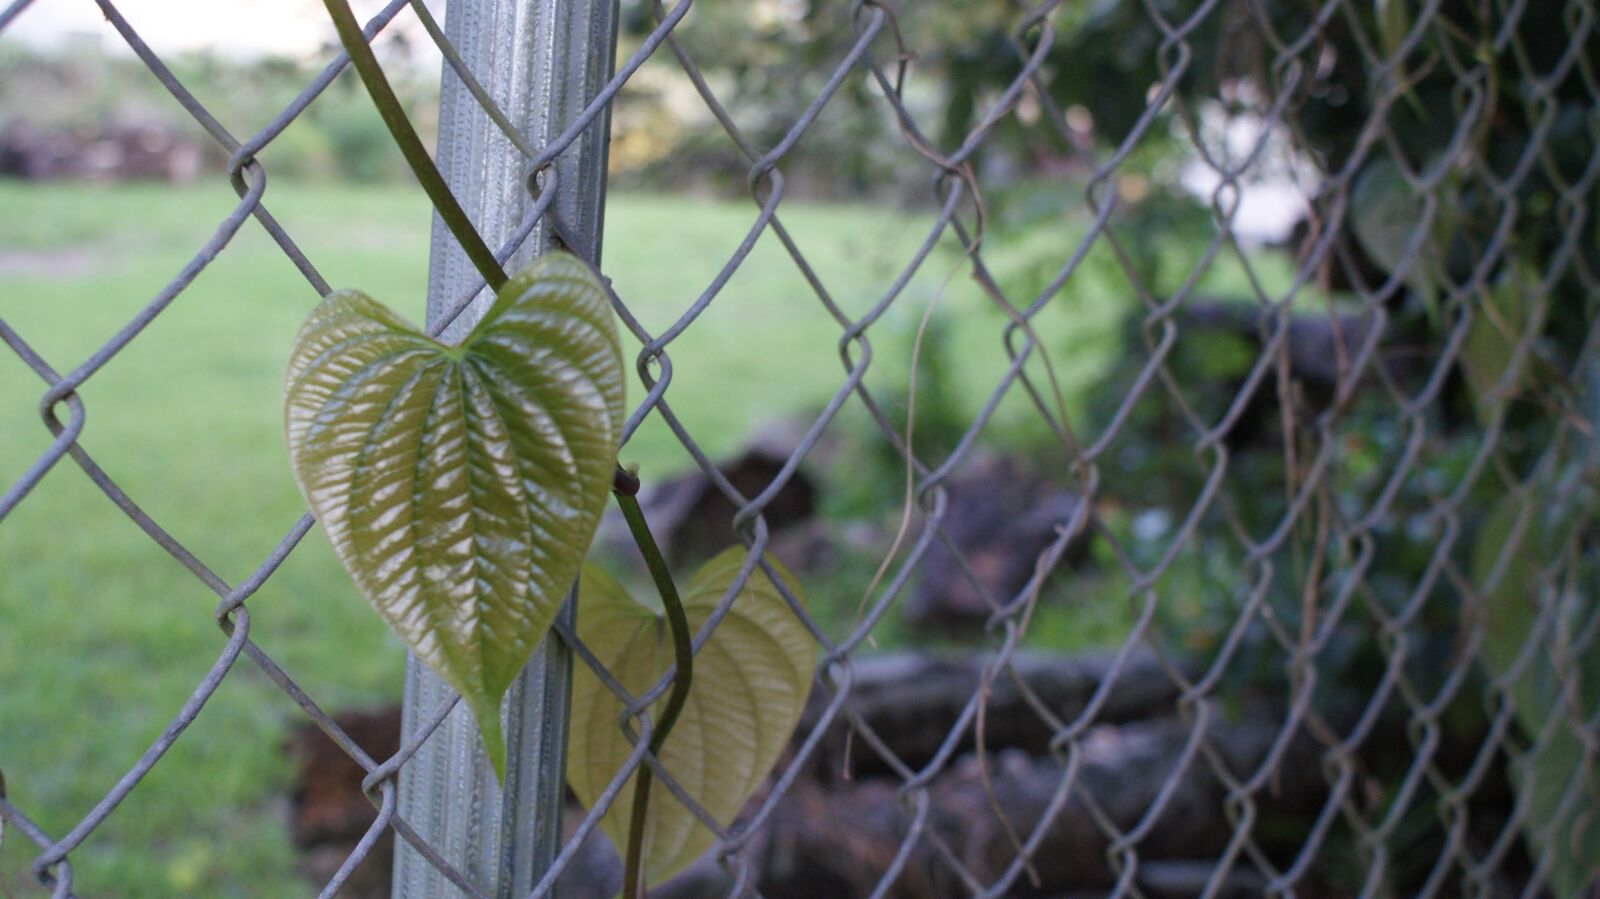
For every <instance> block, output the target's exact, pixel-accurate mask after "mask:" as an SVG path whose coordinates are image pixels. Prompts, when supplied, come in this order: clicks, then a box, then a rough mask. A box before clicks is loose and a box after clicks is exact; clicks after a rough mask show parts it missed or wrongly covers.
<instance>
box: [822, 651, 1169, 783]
mask: <svg viewBox="0 0 1600 899" xmlns="http://www.w3.org/2000/svg"><path fill="white" fill-rule="evenodd" d="M988 662H989V657H988V656H987V655H986V654H981V653H976V652H972V653H962V654H959V655H933V654H930V653H924V652H901V653H887V654H883V655H875V656H867V657H864V658H861V659H857V660H855V661H853V662H852V671H853V673H854V678H853V681H852V685H851V690H850V697H849V699H848V700H847V706H846V708H847V709H848V710H850V711H851V712H853V713H854V714H855V715H856V716H858V717H859V718H860V719H861V721H862V722H863V723H865V724H866V726H867V727H869V728H870V729H871V730H872V732H873V733H874V734H876V736H877V737H878V739H880V740H882V741H883V742H884V743H885V744H886V746H887V748H888V749H889V750H890V751H891V752H893V753H894V755H895V756H896V757H897V758H898V759H899V760H900V762H901V763H903V764H904V765H905V766H906V767H908V768H911V769H913V770H916V769H919V768H921V767H922V766H924V765H926V764H927V763H928V762H930V761H932V760H933V758H934V756H935V755H936V754H937V753H938V752H939V750H940V747H941V746H942V745H943V744H944V742H945V740H946V739H948V738H949V736H950V732H951V730H952V729H954V728H955V727H956V726H957V725H958V724H959V723H960V721H961V718H962V715H963V713H964V712H965V710H966V708H967V706H968V705H969V704H970V703H972V702H973V701H974V700H973V697H974V696H975V695H976V693H977V692H978V687H979V686H980V684H981V681H982V677H983V670H984V667H985V665H987V664H988ZM1114 664H1115V656H1114V655H1113V654H1111V653H1096V654H1086V655H1076V656H1062V655H1055V654H1048V653H1040V652H1019V653H1016V654H1015V655H1014V656H1013V657H1012V660H1011V671H1012V672H1013V673H1014V675H1015V677H1014V678H1013V677H1012V676H1011V675H1009V674H1007V673H1006V672H1004V671H1002V672H1001V673H1000V674H999V676H997V677H996V678H995V679H994V682H993V685H992V687H991V689H990V692H989V697H988V700H987V702H986V704H985V705H986V709H987V714H986V721H985V732H984V742H985V745H986V746H989V747H991V748H1014V749H1019V750H1022V751H1024V752H1026V753H1028V754H1030V755H1045V754H1047V753H1048V752H1049V744H1050V740H1051V738H1052V737H1053V736H1054V735H1055V733H1054V731H1053V729H1052V728H1051V726H1050V724H1048V723H1047V722H1046V720H1045V719H1044V718H1042V717H1041V716H1040V715H1039V714H1038V712H1037V711H1035V709H1034V707H1033V704H1032V703H1031V702H1030V700H1029V697H1028V695H1027V693H1025V692H1024V691H1023V690H1022V689H1020V688H1019V687H1018V685H1017V681H1019V680H1020V681H1021V682H1022V683H1023V684H1026V685H1027V687H1028V690H1029V691H1031V692H1032V694H1033V696H1034V697H1036V698H1037V701H1038V702H1039V703H1040V704H1042V705H1043V706H1044V707H1045V708H1047V709H1048V710H1049V711H1050V713H1051V714H1053V715H1054V716H1055V717H1056V718H1057V719H1058V720H1061V721H1067V722H1070V721H1072V720H1073V719H1074V718H1076V717H1078V716H1079V715H1080V714H1081V713H1082V712H1083V710H1084V708H1085V707H1086V706H1087V705H1088V703H1089V701H1090V700H1091V699H1092V698H1093V697H1094V695H1095V692H1096V691H1097V690H1098V689H1099V688H1100V685H1101V683H1102V682H1103V681H1105V680H1106V679H1107V677H1108V675H1110V673H1111V671H1112V667H1113V665H1114ZM1177 698H1178V686H1177V684H1175V683H1174V682H1173V679H1172V677H1171V675H1170V674H1169V673H1168V671H1167V670H1166V669H1165V668H1164V667H1163V666H1162V665H1161V662H1160V660H1159V659H1157V657H1156V655H1155V654H1154V653H1153V652H1151V651H1148V650H1142V649H1141V650H1135V651H1134V652H1132V653H1130V654H1129V656H1128V658H1127V660H1126V661H1125V662H1124V663H1123V664H1122V666H1121V667H1120V669H1118V670H1117V672H1116V677H1115V679H1114V680H1112V682H1111V686H1110V692H1109V694H1108V695H1107V697H1106V699H1105V702H1104V704H1103V705H1102V706H1101V707H1100V709H1099V710H1098V712H1097V714H1096V715H1095V721H1096V722H1097V723H1117V722H1123V721H1134V720H1138V719H1142V718H1151V717H1159V716H1162V715H1168V714H1172V713H1173V712H1175V711H1176V710H1177V706H1176V703H1177ZM832 699H833V694H832V693H831V692H830V691H829V690H827V689H825V688H823V687H821V686H819V687H818V688H817V689H816V690H814V691H813V692H812V695H811V701H810V703H809V704H808V705H807V707H806V710H805V712H804V714H803V715H802V716H801V718H800V726H799V727H798V728H797V730H796V734H797V737H796V739H797V740H804V739H805V738H806V736H807V735H808V734H810V733H811V731H812V730H813V729H814V728H815V727H817V725H818V723H819V722H820V720H821V718H822V715H823V714H824V712H825V711H826V709H827V707H828V705H829V703H830V702H831V701H832ZM849 730H850V725H849V720H848V719H847V718H846V717H845V715H844V714H842V713H841V714H840V715H839V716H838V717H837V718H835V719H834V720H833V721H832V722H831V723H830V725H829V728H828V732H827V734H826V736H824V737H823V740H822V742H821V743H820V744H819V745H818V746H817V749H816V751H815V752H814V753H813V754H812V756H811V757H810V758H809V759H808V760H807V767H808V770H809V776H810V777H811V778H812V779H815V780H818V781H819V782H824V783H826V782H831V781H836V780H843V779H848V778H861V777H871V776H874V775H883V774H891V773H892V772H893V770H894V769H893V766H892V765H890V764H889V762H888V760H886V759H884V758H881V757H879V756H878V755H877V754H875V753H874V752H873V751H872V750H871V749H869V748H867V747H866V746H864V745H863V741H861V740H860V739H851V738H850V737H849ZM976 746H977V742H976V734H975V731H974V728H973V727H971V726H970V725H969V726H968V727H966V728H965V729H964V732H963V733H962V735H961V737H960V738H959V739H958V741H957V744H956V746H955V747H954V751H955V752H956V753H962V752H969V751H971V750H973V749H975V748H976Z"/></svg>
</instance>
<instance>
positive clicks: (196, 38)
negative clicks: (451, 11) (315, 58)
mask: <svg viewBox="0 0 1600 899" xmlns="http://www.w3.org/2000/svg"><path fill="white" fill-rule="evenodd" d="M115 5H116V8H117V10H118V11H120V12H121V13H122V15H123V17H124V18H126V19H127V20H128V22H129V23H130V24H131V25H132V26H133V29H134V30H135V31H137V32H138V33H139V36H140V37H142V38H144V40H145V42H146V43H148V44H149V45H150V46H151V47H152V48H153V49H155V51H156V52H158V53H173V52H179V51H184V50H206V49H211V50H216V51H219V52H221V53H224V54H227V55H230V56H236V57H237V56H251V57H253V56H264V55H286V56H295V57H306V56H309V55H311V54H313V53H315V52H316V51H317V49H318V48H319V47H322V46H323V45H324V44H326V43H328V42H330V41H332V40H333V37H334V35H333V26H332V25H330V24H329V22H328V13H327V10H326V9H325V8H324V7H323V5H322V3H321V2H320V0H116V3H115ZM383 5H384V0H351V3H350V6H351V8H352V9H354V10H355V13H356V16H357V17H358V18H360V19H362V20H365V19H366V18H367V17H368V16H370V15H372V14H373V13H374V12H376V11H377V10H378V9H380V8H381V7H382V6H383ZM428 8H429V9H431V10H432V11H433V14H434V16H435V17H437V18H439V19H440V20H441V21H443V18H444V3H443V2H442V0H429V2H428ZM390 28H393V29H397V30H401V31H404V32H405V33H406V34H407V36H408V37H416V38H420V40H414V41H412V44H413V46H419V47H420V48H421V49H424V50H426V49H427V48H428V45H429V43H430V42H429V41H428V40H427V35H426V34H425V33H424V32H423V31H422V26H421V25H419V24H418V23H417V20H416V16H415V15H413V14H412V13H411V12H410V11H409V10H402V11H401V13H400V15H399V16H397V17H396V18H395V20H394V22H393V23H392V24H391V26H390ZM386 33H387V31H386ZM94 36H98V38H99V40H100V43H101V45H102V46H105V47H107V48H110V49H118V50H120V49H122V48H123V47H124V45H123V42H122V39H121V37H120V36H119V35H118V34H117V33H116V30H115V29H113V28H112V27H111V25H110V23H108V22H106V20H105V17H104V16H102V15H101V13H100V8H99V7H98V6H97V5H95V3H94V2H93V0H34V3H33V5H32V6H30V7H28V8H27V10H26V11H24V12H23V13H22V15H21V16H20V17H19V18H18V19H17V20H16V21H15V22H13V23H12V24H11V25H10V27H8V28H7V29H6V30H5V31H4V32H0V38H4V39H12V40H20V41H23V42H25V43H28V44H31V45H33V46H36V47H43V48H50V47H57V46H60V45H61V44H62V43H64V42H66V41H68V40H74V39H84V38H85V37H89V38H93V37H94ZM429 56H430V57H431V59H430V60H428V61H432V60H436V59H437V56H436V54H429Z"/></svg>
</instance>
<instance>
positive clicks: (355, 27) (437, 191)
mask: <svg viewBox="0 0 1600 899" xmlns="http://www.w3.org/2000/svg"><path fill="white" fill-rule="evenodd" d="M322 2H323V5H324V6H326V7H327V8H328V16H329V17H330V18H331V19H333V27H334V30H335V31H337V32H338V33H339V42H340V43H342V44H344V49H345V52H346V53H349V54H350V64H351V65H353V66H355V69H356V74H358V75H360V76H361V83H362V84H365V85H366V86H367V93H368V94H370V95H371V96H372V105H373V106H376V107H377V108H378V115H380V116H382V117H383V123H384V124H385V125H387V126H388V127H389V134H391V135H392V136H393V137H394V142H395V144H396V145H397V146H398V147H399V148H400V155H402V156H404V157H405V160H406V165H408V166H410V167H411V172H412V174H414V175H416V176H417V180H418V181H419V182H421V183H422V189H423V190H424V191H426V192H427V194H428V199H429V200H431V201H433V208H434V209H435V210H436V211H438V213H439V218H441V219H443V220H444V223H445V226H446V227H448V228H449V229H450V233H451V234H454V235H455V237H456V240H457V241H459V242H460V243H461V248H462V249H463V250H466V252H467V258H468V259H470V260H472V265H473V267H474V268H476V269H477V270H478V274H480V275H482V276H483V280H484V282H485V283H487V284H488V285H489V287H490V288H491V289H493V290H495V291H496V292H498V291H499V290H500V287H501V286H502V285H504V284H505V283H506V272H505V269H503V268H501V267H500V261H499V260H498V259H496V258H495V256H494V251H492V250H490V249H489V245H488V244H486V243H484V242H483V235H481V234H479V233H478V229H477V228H475V227H473V225H472V220H471V219H469V218H467V213H466V211H465V210H463V209H462V208H461V204H460V203H459V202H458V201H457V200H456V195H455V194H453V193H451V192H450V185H448V184H446V183H445V182H444V176H443V175H441V174H439V168H438V167H437V166H435V165H434V164H433V159H432V157H430V156H428V149H427V148H426V147H424V146H423V145H422V138H420V137H418V136H417V131H416V129H415V128H412V127H411V120H410V119H408V118H406V112H405V109H404V108H403V107H401V105H400V100H399V98H398V97H396V96H395V95H394V88H392V87H390V86H389V79H388V78H387V77H385V76H384V74H383V67H382V66H380V65H378V58H377V57H376V56H374V55H372V47H370V46H368V44H367V39H366V37H365V36H364V35H362V33H361V24H360V23H359V22H357V21H356V16H355V13H353V12H351V11H350V4H349V2H347V0H322Z"/></svg>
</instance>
